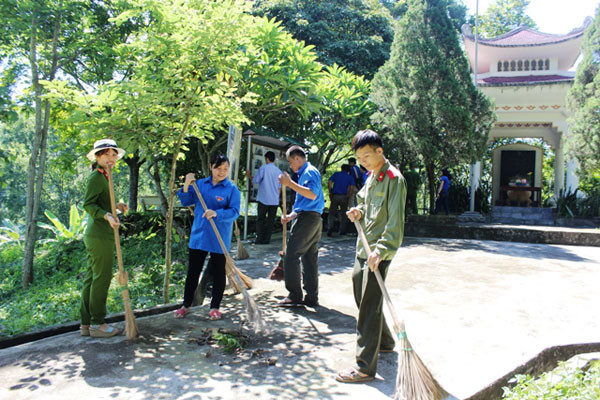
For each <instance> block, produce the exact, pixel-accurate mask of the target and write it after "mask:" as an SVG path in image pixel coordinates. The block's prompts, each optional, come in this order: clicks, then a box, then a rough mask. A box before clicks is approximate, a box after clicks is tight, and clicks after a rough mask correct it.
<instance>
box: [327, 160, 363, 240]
mask: <svg viewBox="0 0 600 400" xmlns="http://www.w3.org/2000/svg"><path fill="white" fill-rule="evenodd" d="M355 185H356V181H355V180H354V177H353V176H352V175H350V165H348V164H344V165H342V169H341V171H338V172H336V173H334V174H333V175H331V177H330V178H329V182H327V186H328V187H329V200H330V205H329V216H328V217H327V236H332V235H333V228H334V225H335V220H336V219H337V220H338V221H339V223H340V230H339V232H340V235H345V234H346V231H347V228H346V227H347V223H348V217H346V211H347V210H348V202H349V200H350V197H352V196H353V195H354V188H355V187H356V186H355Z"/></svg>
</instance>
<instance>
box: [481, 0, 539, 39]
mask: <svg viewBox="0 0 600 400" xmlns="http://www.w3.org/2000/svg"><path fill="white" fill-rule="evenodd" d="M529 3H530V0H495V1H494V2H493V3H492V4H490V6H489V7H488V9H487V10H486V12H485V14H483V15H482V16H481V17H480V19H479V34H480V35H482V36H485V37H488V38H491V37H496V36H500V35H503V34H505V33H507V32H510V31H512V30H513V29H516V28H518V27H519V26H521V25H525V26H527V27H529V28H534V29H535V28H537V25H536V24H535V22H534V21H533V19H532V18H531V17H530V16H529V15H527V13H526V10H527V7H528V6H529Z"/></svg>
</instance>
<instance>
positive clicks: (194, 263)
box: [183, 249, 226, 308]
mask: <svg viewBox="0 0 600 400" xmlns="http://www.w3.org/2000/svg"><path fill="white" fill-rule="evenodd" d="M189 252H190V255H189V265H188V272H187V277H186V278H185V289H184V292H183V306H184V307H190V306H191V305H192V302H193V301H194V293H195V292H196V287H197V286H198V279H199V278H200V274H201V273H202V268H203V266H204V260H205V259H206V256H207V255H208V252H207V251H204V250H196V249H189ZM208 268H209V269H210V272H211V274H212V277H213V288H212V298H211V300H210V308H219V306H220V305H221V300H223V292H224V291H225V279H226V278H225V255H223V254H219V253H210V260H209V261H208Z"/></svg>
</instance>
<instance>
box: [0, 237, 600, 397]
mask: <svg viewBox="0 0 600 400" xmlns="http://www.w3.org/2000/svg"><path fill="white" fill-rule="evenodd" d="M279 240H280V239H279ZM279 240H278V239H277V238H274V239H273V242H272V244H271V245H268V246H252V245H247V249H248V251H249V253H250V255H251V258H250V259H248V260H244V261H237V262H236V265H237V266H238V267H239V268H240V269H241V270H243V271H245V272H246V273H247V274H248V275H250V276H252V277H253V278H255V289H253V290H252V291H251V294H252V295H253V296H254V298H255V299H256V300H257V302H258V303H259V304H260V305H261V309H262V312H263V314H264V318H265V320H266V321H267V322H268V324H269V326H270V327H271V333H269V334H267V335H259V336H254V335H250V336H249V337H248V344H247V349H246V350H245V351H244V352H242V353H239V354H236V355H228V354H224V353H223V352H222V351H221V350H220V349H219V347H218V346H216V345H214V344H213V345H210V344H202V343H199V339H201V338H202V337H203V336H205V334H206V329H212V328H227V329H239V328H240V326H241V321H242V317H243V314H244V313H243V304H242V303H243V302H242V301H241V296H240V295H238V296H231V295H226V296H225V298H224V300H223V306H224V307H223V311H224V313H225V316H226V318H225V319H224V320H222V321H218V322H213V321H209V320H208V318H207V314H208V308H207V306H202V307H197V308H195V309H194V312H193V313H192V314H191V315H189V316H188V317H187V318H185V319H183V320H175V319H174V318H173V317H172V315H171V314H164V315H158V316H152V317H146V318H140V319H138V324H139V328H140V333H141V336H140V338H139V339H138V340H136V341H134V342H130V341H128V340H127V339H126V337H125V336H118V337H115V338H111V339H92V338H82V337H80V336H79V335H78V333H69V334H63V335H59V336H56V337H53V338H49V339H44V340H41V341H38V342H33V343H30V344H26V345H21V346H16V347H13V348H8V349H4V350H0V398H2V399H38V398H42V397H43V398H45V399H55V398H56V399H59V398H60V399H71V398H73V399H75V398H77V399H81V398H86V399H91V398H107V399H111V398H112V399H161V398H162V399H223V400H224V399H244V400H245V399H253V398H256V399H294V400H295V399H332V400H333V399H349V398H353V399H354V398H356V399H369V400H376V399H386V398H389V397H390V396H391V395H392V393H393V390H394V383H395V375H396V369H397V354H395V353H392V354H384V355H382V357H381V358H380V361H379V367H378V371H379V375H378V377H377V379H376V380H375V381H374V382H371V383H369V384H364V385H348V384H346V385H344V384H339V383H337V382H336V381H335V380H334V379H333V378H332V377H333V375H334V373H335V372H336V371H338V370H339V369H341V368H345V367H347V366H350V365H351V364H352V362H353V356H354V340H355V319H354V318H355V314H356V309H355V306H354V301H353V297H352V288H351V278H350V275H351V269H352V263H353V256H354V240H355V239H354V238H346V237H341V238H327V237H324V238H323V240H322V243H321V250H320V265H321V267H320V269H321V276H320V292H321V294H320V302H321V305H322V307H318V308H316V309H312V308H301V309H282V308H275V307H272V305H273V303H274V302H275V301H276V300H277V298H281V297H283V296H284V295H285V294H286V292H285V289H284V287H283V283H281V282H274V281H269V280H268V279H266V277H267V276H268V274H269V271H270V269H271V268H272V267H273V266H274V265H275V264H276V262H277V260H278V258H279V256H278V255H277V243H278V242H279ZM124 251H126V249H124ZM599 259H600V249H599V248H597V247H580V246H578V247H575V246H556V245H537V244H523V243H508V242H493V241H475V240H453V239H419V238H407V239H406V240H405V245H404V246H403V248H402V249H401V251H400V252H399V253H398V254H397V256H396V258H395V259H394V263H393V266H392V268H391V270H390V273H389V275H388V279H387V286H388V288H389V290H390V293H391V295H392V298H393V299H394V303H395V305H396V308H397V311H398V312H399V313H401V314H402V317H403V318H404V319H405V320H406V326H407V332H408V335H409V339H410V340H411V342H412V344H413V346H414V348H415V350H416V351H417V353H418V354H419V355H420V356H421V358H422V359H423V360H424V362H425V364H426V365H427V366H428V367H429V368H430V370H431V371H432V372H433V373H434V375H435V376H436V378H437V379H438V380H439V381H440V383H442V385H443V386H444V387H445V388H446V389H447V390H448V391H449V392H450V393H452V394H453V396H455V397H456V398H466V397H468V396H470V395H473V394H474V393H476V392H477V391H479V390H481V389H482V388H483V387H485V386H486V385H488V384H490V383H491V382H492V381H494V380H495V379H497V378H499V377H501V376H502V375H504V374H506V373H507V372H509V371H511V370H512V369H513V368H515V367H516V366H517V365H519V364H521V363H523V362H525V361H527V360H529V359H530V358H532V357H534V356H535V355H536V354H538V353H539V352H540V351H542V350H543V349H544V348H546V347H550V346H555V345H560V344H571V343H584V342H593V341H598V340H599V338H600V318H598V311H597V310H598V309H599V307H600V294H599V292H600V291H599V290H598V282H600V262H599V261H598V260H599ZM226 293H227V292H226ZM121 325H122V324H121ZM243 332H247V330H243ZM200 342H201V340H200Z"/></svg>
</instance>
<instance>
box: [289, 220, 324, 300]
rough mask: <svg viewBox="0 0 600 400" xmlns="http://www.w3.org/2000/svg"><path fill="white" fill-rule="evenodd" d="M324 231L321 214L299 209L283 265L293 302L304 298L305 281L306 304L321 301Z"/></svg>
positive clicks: (290, 297)
mask: <svg viewBox="0 0 600 400" xmlns="http://www.w3.org/2000/svg"><path fill="white" fill-rule="evenodd" d="M322 231H323V222H322V220H321V214H319V213H317V212H310V211H309V212H306V211H305V212H300V213H299V214H298V217H297V218H296V220H295V221H294V223H293V224H292V229H291V230H290V239H289V241H288V246H287V251H286V254H285V260H284V263H283V265H284V278H285V288H286V289H287V290H288V292H289V294H288V298H289V299H290V300H292V301H294V302H301V301H302V281H304V290H305V291H306V297H305V298H304V300H305V301H306V302H307V303H309V302H310V303H317V302H318V300H319V264H318V255H319V240H321V233H322ZM300 260H302V269H300Z"/></svg>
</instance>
